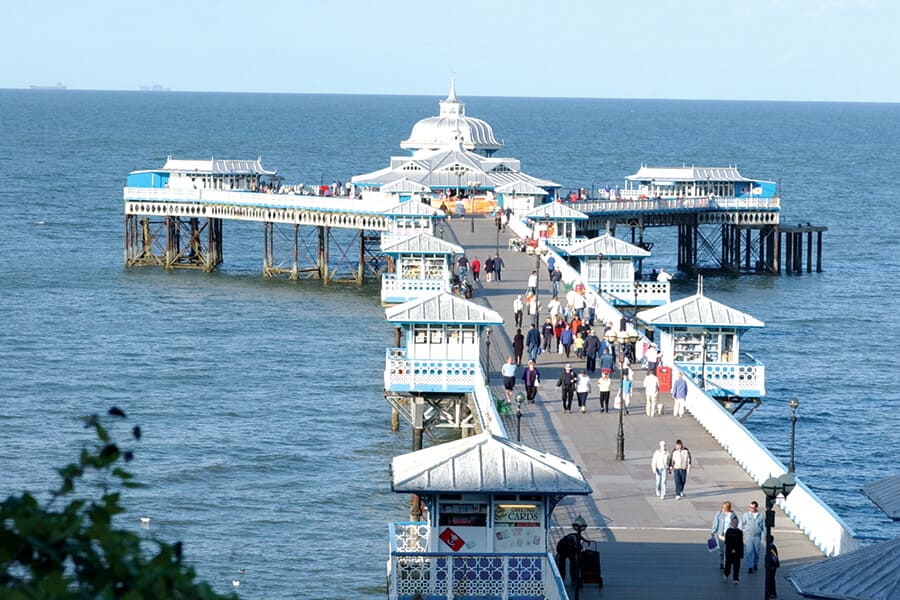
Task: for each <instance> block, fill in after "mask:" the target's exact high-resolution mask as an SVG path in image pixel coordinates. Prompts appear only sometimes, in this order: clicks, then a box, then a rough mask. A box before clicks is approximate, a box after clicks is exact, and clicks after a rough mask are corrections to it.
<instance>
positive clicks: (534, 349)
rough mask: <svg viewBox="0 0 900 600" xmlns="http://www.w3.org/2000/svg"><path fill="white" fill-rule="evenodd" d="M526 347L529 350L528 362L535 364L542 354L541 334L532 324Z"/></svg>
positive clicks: (526, 338) (526, 339) (526, 337)
mask: <svg viewBox="0 0 900 600" xmlns="http://www.w3.org/2000/svg"><path fill="white" fill-rule="evenodd" d="M525 347H526V348H527V349H528V360H530V361H531V362H534V361H536V360H537V357H538V355H539V354H540V353H541V334H540V333H538V330H537V328H536V327H535V326H534V323H532V324H531V325H530V326H529V328H528V335H526V336H525Z"/></svg>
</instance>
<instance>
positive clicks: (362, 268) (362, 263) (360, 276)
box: [356, 229, 366, 284]
mask: <svg viewBox="0 0 900 600" xmlns="http://www.w3.org/2000/svg"><path fill="white" fill-rule="evenodd" d="M365 282H366V230H365V229H360V230H359V262H358V263H357V266H356V283H359V284H363V283H365Z"/></svg>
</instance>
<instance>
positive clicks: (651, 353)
mask: <svg viewBox="0 0 900 600" xmlns="http://www.w3.org/2000/svg"><path fill="white" fill-rule="evenodd" d="M644 358H645V359H646V360H647V370H648V371H651V372H656V361H657V359H658V358H659V352H657V350H656V344H653V343H651V344H650V346H649V347H648V348H647V351H646V352H645V353H644Z"/></svg>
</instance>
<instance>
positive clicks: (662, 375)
mask: <svg viewBox="0 0 900 600" xmlns="http://www.w3.org/2000/svg"><path fill="white" fill-rule="evenodd" d="M656 376H657V377H658V378H659V391H660V392H671V391H672V367H656Z"/></svg>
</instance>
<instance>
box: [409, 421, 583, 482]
mask: <svg viewBox="0 0 900 600" xmlns="http://www.w3.org/2000/svg"><path fill="white" fill-rule="evenodd" d="M391 489H392V490H393V491H395V492H399V493H424V492H458V493H472V492H493V493H536V494H547V495H551V494H553V495H557V494H590V493H592V492H593V490H592V489H591V486H590V484H588V482H587V480H586V479H585V477H584V474H583V473H582V472H581V469H580V468H579V467H578V466H577V465H576V464H575V463H572V462H569V461H567V460H563V459H562V458H559V457H557V456H554V455H552V454H547V453H544V452H540V451H538V450H534V449H533V448H529V447H528V446H524V445H522V444H518V443H516V442H513V441H511V440H509V439H506V438H503V437H498V436H495V435H492V434H490V433H482V434H480V435H476V436H472V437H468V438H463V439H460V440H457V441H455V442H448V443H446V444H438V445H436V446H432V447H430V448H426V449H424V450H419V451H417V452H413V453H410V454H404V455H401V456H395V457H394V459H393V460H392V461H391Z"/></svg>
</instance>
